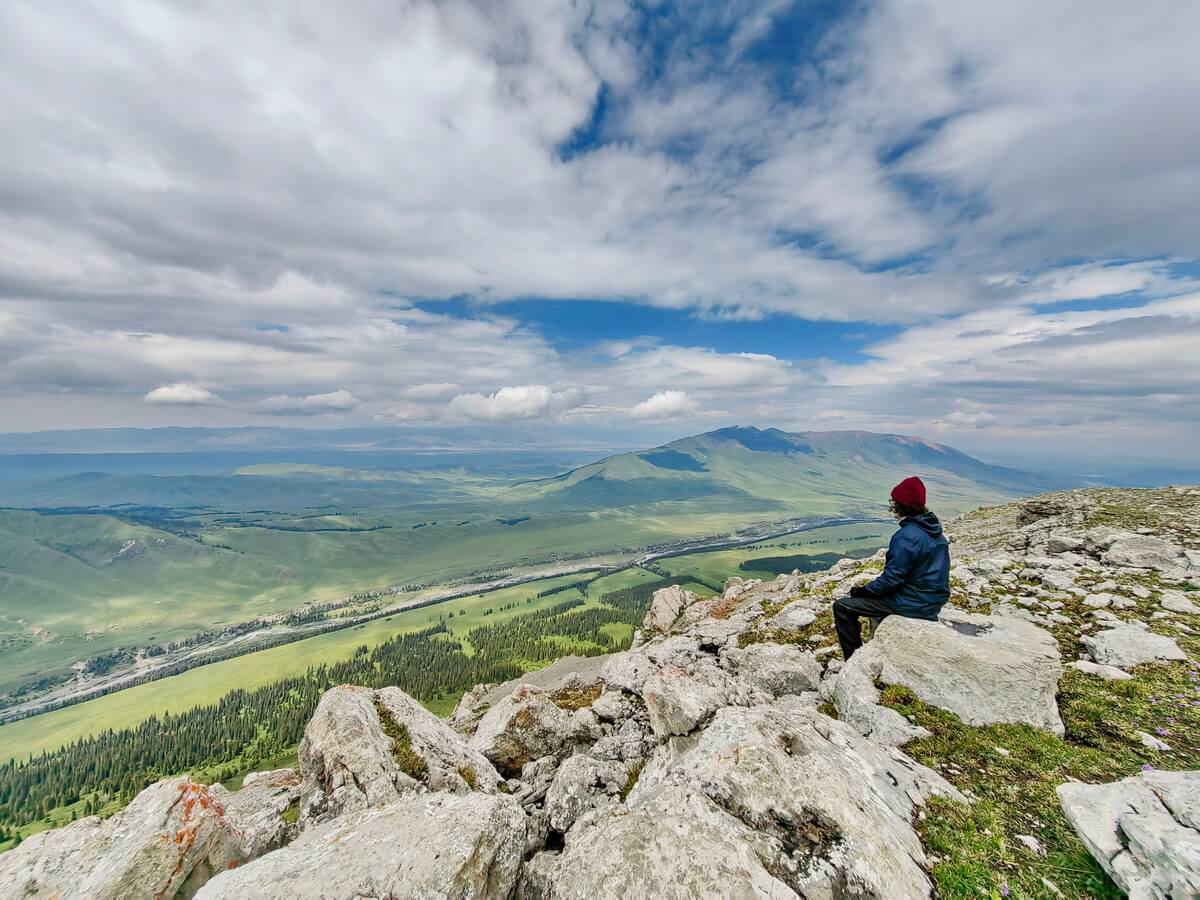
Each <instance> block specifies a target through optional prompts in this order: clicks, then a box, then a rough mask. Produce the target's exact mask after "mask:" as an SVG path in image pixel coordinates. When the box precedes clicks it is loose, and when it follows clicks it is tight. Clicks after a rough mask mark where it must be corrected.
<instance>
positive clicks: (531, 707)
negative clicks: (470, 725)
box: [470, 685, 572, 771]
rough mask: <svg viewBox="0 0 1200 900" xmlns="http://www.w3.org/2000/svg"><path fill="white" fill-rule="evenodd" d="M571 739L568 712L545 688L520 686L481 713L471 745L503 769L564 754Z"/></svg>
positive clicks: (514, 768) (516, 769)
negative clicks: (556, 702)
mask: <svg viewBox="0 0 1200 900" xmlns="http://www.w3.org/2000/svg"><path fill="white" fill-rule="evenodd" d="M571 740H572V738H571V717H570V716H569V715H568V713H567V712H566V711H565V710H563V709H560V708H559V707H558V706H556V705H555V703H554V701H553V700H552V699H551V697H550V694H549V692H548V691H545V690H543V689H541V688H537V687H534V686H533V685H522V686H520V687H518V688H517V689H516V690H515V691H513V692H512V693H511V694H509V695H507V696H505V697H502V698H501V699H500V701H499V702H498V703H497V704H496V705H495V706H493V707H492V708H491V709H489V710H488V711H487V712H486V713H485V714H484V716H483V718H482V719H480V720H479V724H478V725H477V726H476V728H475V734H474V735H473V736H472V738H471V741H470V746H471V749H473V750H475V751H478V752H479V753H482V754H483V755H484V756H485V757H487V758H488V759H489V760H491V761H492V762H493V763H495V764H496V765H497V766H500V767H501V768H502V769H505V770H507V771H519V770H520V769H521V768H522V767H523V766H525V765H526V764H527V763H530V762H532V761H534V760H535V759H540V758H541V757H543V756H560V755H565V754H566V752H567V751H568V750H569V748H570V745H571Z"/></svg>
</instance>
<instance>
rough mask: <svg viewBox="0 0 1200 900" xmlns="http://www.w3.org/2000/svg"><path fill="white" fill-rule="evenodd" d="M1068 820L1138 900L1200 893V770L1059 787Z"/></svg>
mask: <svg viewBox="0 0 1200 900" xmlns="http://www.w3.org/2000/svg"><path fill="white" fill-rule="evenodd" d="M1058 800H1059V804H1060V805H1061V806H1062V809H1063V812H1064V813H1065V814H1066V816H1067V819H1068V821H1070V823H1071V825H1072V827H1073V828H1074V829H1075V831H1076V833H1077V834H1078V835H1079V837H1080V839H1081V840H1082V841H1083V843H1084V846H1085V847H1087V849H1088V852H1090V853H1091V854H1092V856H1093V857H1094V858H1095V859H1096V862H1098V863H1099V864H1100V865H1101V866H1102V867H1103V868H1104V870H1105V871H1106V872H1108V874H1109V876H1110V877H1111V878H1112V879H1113V881H1115V882H1116V883H1117V884H1118V885H1120V887H1121V888H1122V889H1124V890H1125V891H1126V892H1127V893H1128V894H1129V897H1130V900H1151V898H1153V900H1166V898H1178V897H1198V896H1200V772H1195V771H1192V772H1160V771H1151V772H1143V773H1142V774H1140V775H1135V776H1132V777H1130V778H1125V779H1123V780H1121V781H1117V782H1112V783H1109V784H1082V783H1080V782H1069V783H1067V784H1062V785H1059V787H1058Z"/></svg>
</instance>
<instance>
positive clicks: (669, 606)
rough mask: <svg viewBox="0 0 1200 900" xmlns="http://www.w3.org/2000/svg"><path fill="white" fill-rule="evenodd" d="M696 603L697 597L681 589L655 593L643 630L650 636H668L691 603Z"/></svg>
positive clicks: (673, 588)
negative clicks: (680, 615)
mask: <svg viewBox="0 0 1200 900" xmlns="http://www.w3.org/2000/svg"><path fill="white" fill-rule="evenodd" d="M695 602H696V595H695V594H693V593H692V592H691V591H685V590H683V589H682V588H679V587H674V586H672V587H666V588H663V589H662V590H659V591H655V592H654V597H653V598H652V599H651V600H650V611H649V612H647V613H646V620H645V621H644V622H643V623H642V628H643V630H644V631H645V632H647V633H648V634H667V633H669V632H670V630H671V626H672V625H674V624H675V620H676V619H677V618H679V614H680V613H681V612H683V610H684V608H685V607H687V606H688V604H690V603H695Z"/></svg>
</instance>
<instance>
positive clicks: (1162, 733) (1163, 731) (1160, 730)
mask: <svg viewBox="0 0 1200 900" xmlns="http://www.w3.org/2000/svg"><path fill="white" fill-rule="evenodd" d="M1154 733H1155V734H1157V735H1158V736H1159V737H1166V736H1167V735H1168V734H1170V733H1171V732H1169V731H1167V729H1165V728H1163V727H1162V726H1161V725H1159V726H1158V727H1157V728H1155V729H1154Z"/></svg>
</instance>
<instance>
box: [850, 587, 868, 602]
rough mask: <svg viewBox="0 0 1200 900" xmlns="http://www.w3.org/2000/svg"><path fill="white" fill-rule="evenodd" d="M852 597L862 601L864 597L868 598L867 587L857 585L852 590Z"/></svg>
mask: <svg viewBox="0 0 1200 900" xmlns="http://www.w3.org/2000/svg"><path fill="white" fill-rule="evenodd" d="M850 596H851V597H853V598H855V599H856V600H861V599H862V598H863V597H865V596H867V586H866V585H865V584H856V585H855V586H854V587H852V588H850Z"/></svg>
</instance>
